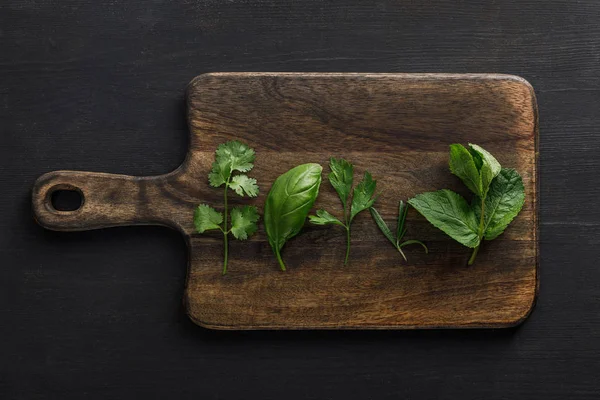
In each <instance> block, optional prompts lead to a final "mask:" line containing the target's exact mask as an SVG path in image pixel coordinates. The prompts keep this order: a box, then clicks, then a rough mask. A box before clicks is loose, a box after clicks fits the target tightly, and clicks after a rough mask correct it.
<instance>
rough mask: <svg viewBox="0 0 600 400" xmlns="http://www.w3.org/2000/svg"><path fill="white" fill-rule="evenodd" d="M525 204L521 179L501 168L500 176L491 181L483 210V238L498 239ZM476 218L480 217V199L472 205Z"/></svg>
mask: <svg viewBox="0 0 600 400" xmlns="http://www.w3.org/2000/svg"><path fill="white" fill-rule="evenodd" d="M524 203H525V187H524V186H523V179H522V178H521V175H519V173H518V172H517V171H515V170H514V169H511V168H502V170H501V171H500V174H498V176H497V177H496V178H495V179H494V180H493V181H492V184H491V185H490V189H489V191H488V194H487V197H486V198H485V209H484V237H485V239H486V240H492V239H495V238H496V237H498V236H499V235H500V234H501V233H502V232H504V230H505V229H506V227H507V226H508V224H510V222H511V221H512V220H513V219H514V218H515V217H516V216H517V214H519V212H520V211H521V208H522V207H523V204H524ZM472 207H473V209H474V210H475V215H476V218H477V219H479V218H480V216H481V199H480V198H475V199H474V200H473V203H472Z"/></svg>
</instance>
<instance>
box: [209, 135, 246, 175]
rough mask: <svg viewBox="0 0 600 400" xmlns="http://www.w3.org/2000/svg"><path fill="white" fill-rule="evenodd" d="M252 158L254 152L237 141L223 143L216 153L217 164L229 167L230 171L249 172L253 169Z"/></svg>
mask: <svg viewBox="0 0 600 400" xmlns="http://www.w3.org/2000/svg"><path fill="white" fill-rule="evenodd" d="M254 158H255V153H254V150H253V149H251V148H250V147H248V145H247V144H245V143H242V142H240V141H238V140H231V141H229V142H226V143H223V144H221V145H219V147H217V151H216V159H217V162H218V163H219V164H222V163H226V164H227V165H229V169H230V171H240V172H248V171H250V170H251V169H252V167H254V164H252V163H253V162H254Z"/></svg>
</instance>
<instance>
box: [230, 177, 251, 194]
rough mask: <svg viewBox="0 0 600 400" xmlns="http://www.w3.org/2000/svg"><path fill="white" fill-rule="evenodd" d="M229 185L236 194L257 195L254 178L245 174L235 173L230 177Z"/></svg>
mask: <svg viewBox="0 0 600 400" xmlns="http://www.w3.org/2000/svg"><path fill="white" fill-rule="evenodd" d="M229 187H230V188H231V189H233V190H234V191H235V192H236V193H237V194H239V195H240V196H243V195H244V194H246V196H249V197H256V196H258V186H257V185H256V179H254V178H248V177H247V176H246V175H236V176H234V177H233V179H231V183H230V184H229Z"/></svg>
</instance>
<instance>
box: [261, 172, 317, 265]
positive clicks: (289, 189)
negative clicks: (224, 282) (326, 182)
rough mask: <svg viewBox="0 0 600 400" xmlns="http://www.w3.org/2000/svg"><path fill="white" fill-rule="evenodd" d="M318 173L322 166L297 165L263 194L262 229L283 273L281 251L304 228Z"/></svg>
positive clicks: (313, 196)
mask: <svg viewBox="0 0 600 400" xmlns="http://www.w3.org/2000/svg"><path fill="white" fill-rule="evenodd" d="M322 171H323V167H321V166H320V165H319V164H302V165H298V166H297V167H294V168H292V169H290V170H289V171H287V172H286V173H284V174H283V175H280V176H279V177H278V178H277V179H276V180H275V182H274V183H273V186H271V190H270V191H269V194H268V195H267V199H266V201H265V213H264V220H265V229H266V231H267V236H268V238H269V244H270V245H271V248H272V249H273V252H274V253H275V256H276V257H277V260H278V261H279V266H280V267H281V269H282V270H283V271H285V264H284V262H283V260H282V258H281V248H282V247H283V245H284V244H285V242H287V241H288V240H289V239H291V238H293V237H294V236H296V235H297V234H298V233H299V232H300V230H301V229H302V227H303V226H304V222H305V220H306V216H307V215H308V212H309V211H310V210H311V208H312V207H313V204H314V203H315V200H316V199H317V195H318V194H319V186H320V185H321V172H322Z"/></svg>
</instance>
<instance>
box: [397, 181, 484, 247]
mask: <svg viewBox="0 0 600 400" xmlns="http://www.w3.org/2000/svg"><path fill="white" fill-rule="evenodd" d="M408 203H409V204H410V205H411V206H413V207H414V208H415V209H416V210H417V211H418V212H420V213H421V214H422V215H423V216H424V217H425V218H427V220H428V221H429V222H431V224H433V225H434V226H435V227H436V228H438V229H441V230H442V231H443V232H445V233H446V234H447V235H448V236H450V237H451V238H453V239H454V240H456V241H458V242H459V243H461V244H463V245H465V246H467V247H471V248H473V247H476V246H477V245H478V244H479V242H480V240H479V236H478V235H477V228H478V227H477V219H476V217H475V213H474V212H473V210H472V209H471V207H470V206H469V204H468V203H467V201H466V200H465V199H464V198H463V197H462V196H461V195H459V194H458V193H454V192H453V191H451V190H447V189H442V190H438V191H437V192H427V193H422V194H419V195H417V196H415V197H413V198H412V199H410V200H409V201H408Z"/></svg>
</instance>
